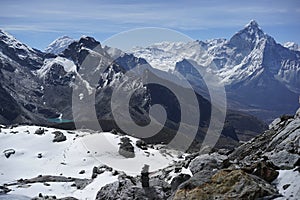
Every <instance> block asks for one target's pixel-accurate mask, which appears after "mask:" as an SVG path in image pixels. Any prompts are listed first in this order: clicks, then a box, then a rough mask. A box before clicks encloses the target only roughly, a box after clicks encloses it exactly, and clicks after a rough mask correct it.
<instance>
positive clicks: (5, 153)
mask: <svg viewBox="0 0 300 200" xmlns="http://www.w3.org/2000/svg"><path fill="white" fill-rule="evenodd" d="M3 153H4V155H5V157H6V158H9V157H10V156H11V155H13V154H15V153H16V151H15V150H14V149H6V150H4V151H3Z"/></svg>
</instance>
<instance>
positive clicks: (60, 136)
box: [52, 131, 67, 142]
mask: <svg viewBox="0 0 300 200" xmlns="http://www.w3.org/2000/svg"><path fill="white" fill-rule="evenodd" d="M52 134H54V135H55V136H54V139H53V140H52V141H53V142H63V141H66V140H67V137H66V136H65V135H64V134H63V133H62V132H60V131H54V132H53V133H52Z"/></svg>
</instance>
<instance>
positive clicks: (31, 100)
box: [0, 21, 300, 147]
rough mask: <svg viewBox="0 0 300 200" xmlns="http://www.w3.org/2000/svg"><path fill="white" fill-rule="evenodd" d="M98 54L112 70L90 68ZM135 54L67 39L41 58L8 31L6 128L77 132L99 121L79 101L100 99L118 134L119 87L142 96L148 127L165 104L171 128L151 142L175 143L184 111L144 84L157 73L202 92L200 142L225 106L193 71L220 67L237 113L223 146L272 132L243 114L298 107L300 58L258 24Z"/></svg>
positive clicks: (137, 107) (138, 111) (106, 123)
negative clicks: (89, 59)
mask: <svg viewBox="0 0 300 200" xmlns="http://www.w3.org/2000/svg"><path fill="white" fill-rule="evenodd" d="M96 47H97V48H96ZM95 48H96V49H95ZM293 48H294V47H293ZM93 53H94V54H95V53H96V54H95V55H97V57H98V58H99V59H100V60H101V62H102V65H103V66H105V69H99V67H98V64H97V63H92V64H91V65H89V67H88V68H84V67H83V62H84V60H85V58H86V56H87V55H89V54H93ZM131 53H133V54H131ZM131 53H128V52H127V53H125V52H122V51H120V50H118V49H114V48H110V47H101V45H100V43H99V42H98V41H96V40H95V39H94V38H92V37H88V36H83V37H81V38H80V39H79V40H73V39H71V38H69V37H66V36H64V37H62V38H59V39H57V40H56V41H54V42H53V43H51V44H50V45H49V47H48V48H46V50H45V51H40V50H36V49H33V48H30V47H28V46H27V45H25V44H23V43H21V42H20V41H18V40H17V39H15V38H14V37H13V36H11V35H10V34H8V33H6V32H4V31H0V93H1V95H0V123H2V124H14V123H31V124H42V125H53V121H55V120H58V121H59V122H69V123H63V124H55V126H68V127H73V128H74V124H73V122H72V121H73V120H77V121H85V122H88V121H91V120H94V119H90V118H89V114H90V113H91V110H90V109H94V108H89V107H86V109H80V108H78V109H77V110H76V108H75V113H74V108H73V110H72V101H78V102H80V101H81V100H84V99H89V98H91V97H93V95H95V99H96V102H95V109H96V117H97V119H98V120H99V122H100V124H101V125H102V128H103V127H104V129H105V130H111V129H113V128H116V129H118V128H119V127H118V126H117V125H116V123H115V121H114V120H115V119H114V117H113V115H112V110H111V95H112V92H113V90H114V89H115V88H123V89H134V90H135V93H134V95H133V96H132V98H131V100H130V106H129V112H130V115H131V118H132V119H133V120H134V121H135V122H136V123H137V124H141V125H143V124H144V125H145V124H147V123H149V120H150V118H149V114H148V112H149V106H150V105H154V104H162V105H163V106H164V107H165V109H166V112H167V122H166V124H165V125H164V129H163V130H162V131H161V132H160V134H158V135H157V136H156V137H153V138H150V139H149V141H150V142H158V141H160V142H168V141H169V140H170V139H171V138H172V137H173V136H174V134H175V133H176V130H177V129H178V126H179V125H178V124H179V122H180V115H181V112H180V106H179V104H178V102H177V100H176V98H175V97H174V94H172V93H171V92H170V91H168V90H167V89H166V88H164V87H160V86H157V85H151V84H150V85H143V84H142V82H141V80H140V79H141V76H145V75H146V74H147V73H148V75H149V73H150V74H153V75H154V76H157V77H155V78H156V79H157V80H161V79H164V78H166V80H167V81H169V82H170V84H171V85H172V87H175V88H177V89H178V90H179V91H180V90H184V89H186V88H184V87H183V86H181V85H180V82H179V81H178V80H179V79H178V78H176V77H177V76H176V73H181V74H182V75H184V76H185V77H186V78H187V79H188V80H189V81H190V82H191V83H192V85H193V87H194V88H195V91H196V97H197V100H198V102H199V106H200V108H196V107H194V106H193V105H190V106H189V108H188V109H189V111H190V114H191V115H193V112H200V115H201V119H200V122H199V127H200V128H198V127H197V129H198V135H197V139H198V140H199V141H201V139H203V136H204V134H205V131H206V130H207V126H208V124H209V122H210V112H211V109H212V107H216V108H217V106H216V105H211V103H210V102H209V101H208V100H207V99H209V94H207V92H206V91H205V87H203V84H202V81H201V77H199V74H193V70H192V67H196V68H197V67H202V68H209V66H211V65H212V63H214V65H215V66H216V68H217V70H215V71H214V73H215V74H216V75H217V76H219V77H220V78H221V79H222V80H223V82H224V84H225V86H226V90H227V95H228V100H229V105H230V106H231V107H230V109H229V110H228V112H227V117H226V121H225V127H224V129H223V132H222V137H221V141H226V142H223V143H222V142H221V144H220V145H221V146H222V145H224V146H227V147H228V146H232V145H233V146H234V145H236V144H237V142H238V141H239V140H248V139H249V138H251V137H253V136H254V135H257V134H258V133H261V132H262V131H263V130H264V129H265V128H266V126H265V125H264V123H262V122H261V121H259V120H258V119H257V118H255V117H252V116H250V115H249V114H245V113H243V112H241V111H247V112H250V113H252V114H255V115H256V116H259V117H261V118H262V119H270V118H272V117H273V114H278V113H286V112H292V111H294V110H295V109H296V108H297V107H298V95H299V91H300V88H299V86H300V84H299V80H300V79H299V76H300V72H299V69H300V67H299V62H300V61H299V58H300V52H299V51H295V50H291V49H289V48H286V47H283V46H282V45H280V44H277V43H276V42H275V40H274V39H273V38H272V37H270V36H268V35H266V34H265V33H263V31H262V30H261V29H260V28H259V26H258V25H257V23H256V22H255V21H251V22H250V23H249V24H248V25H246V27H245V28H244V29H243V30H241V31H239V32H238V33H237V34H235V35H234V36H233V37H232V38H231V39H230V40H225V39H216V40H210V41H206V42H202V41H194V42H189V43H170V42H164V43H160V44H153V45H152V46H150V47H148V48H135V49H133V50H132V51H131ZM191 60H194V62H191ZM130 69H138V70H137V71H139V74H137V75H136V76H133V77H128V76H126V75H125V74H126V72H127V71H128V70H130ZM174 75H175V76H174ZM93 76H96V77H97V78H98V81H97V82H93V83H88V82H86V81H84V80H86V79H89V77H93ZM170 77H171V78H170ZM78 80H79V81H78ZM76 88H81V89H83V90H82V91H77V90H76ZM91 88H92V89H91ZM93 88H94V89H95V90H93ZM118 106H122V105H118ZM217 109H218V108H217ZM121 115H122V114H121ZM121 117H122V116H121ZM74 118H76V119H74ZM188 125H189V124H187V126H188ZM88 128H93V127H88Z"/></svg>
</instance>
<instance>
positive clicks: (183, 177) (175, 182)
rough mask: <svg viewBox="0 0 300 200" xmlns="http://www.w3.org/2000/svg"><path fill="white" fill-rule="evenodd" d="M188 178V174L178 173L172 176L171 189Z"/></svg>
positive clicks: (173, 189) (174, 188)
mask: <svg viewBox="0 0 300 200" xmlns="http://www.w3.org/2000/svg"><path fill="white" fill-rule="evenodd" d="M190 178H191V176H190V175H189V174H179V175H178V176H176V177H174V178H173V179H172V181H171V189H172V191H175V190H176V189H177V187H178V186H179V185H180V184H181V183H183V182H185V181H187V180H189V179H190Z"/></svg>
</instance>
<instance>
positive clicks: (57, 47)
mask: <svg viewBox="0 0 300 200" xmlns="http://www.w3.org/2000/svg"><path fill="white" fill-rule="evenodd" d="M74 41H75V40H74V39H73V38H70V37H68V36H62V37H60V38H57V39H56V40H54V41H53V42H52V43H51V44H49V46H48V47H47V48H46V49H45V52H46V53H52V54H56V55H58V54H59V53H61V52H63V51H64V50H65V49H66V48H67V47H68V46H69V45H70V44H71V43H72V42H74Z"/></svg>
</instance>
